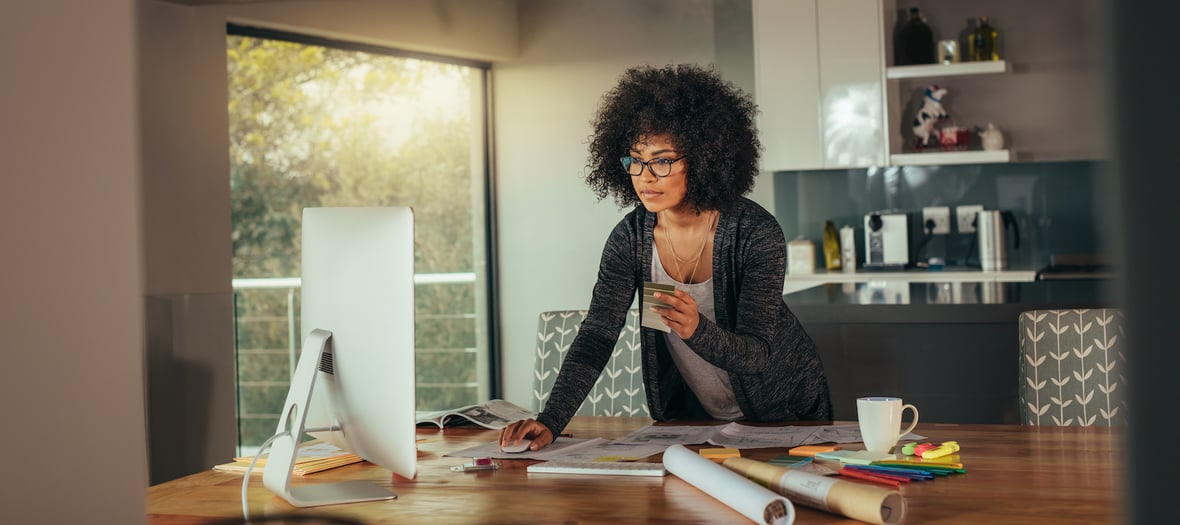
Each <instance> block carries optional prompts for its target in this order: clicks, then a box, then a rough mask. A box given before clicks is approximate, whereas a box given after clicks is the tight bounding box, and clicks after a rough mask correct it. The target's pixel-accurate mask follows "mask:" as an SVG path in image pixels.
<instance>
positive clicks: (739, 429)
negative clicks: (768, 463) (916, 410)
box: [616, 422, 926, 448]
mask: <svg viewBox="0 0 1180 525" xmlns="http://www.w3.org/2000/svg"><path fill="white" fill-rule="evenodd" d="M901 439H902V440H915V441H916V440H922V439H926V437H925V436H921V435H918V434H915V433H913V432H911V433H909V434H906V435H904V436H902V438H901ZM861 441H862V439H861V437H860V426H858V425H857V424H856V423H845V424H840V425H817V426H775V427H758V426H752V425H743V424H741V423H736V422H734V423H729V424H726V425H716V426H646V427H643V428H641V429H639V430H636V431H634V432H632V433H630V434H628V435H626V436H624V437H622V438H620V439H618V440H616V442H618V443H630V444H649V445H663V446H671V445H692V444H697V443H708V444H710V445H717V446H719V447H726V448H775V447H797V446H800V445H814V444H817V443H859V442H861Z"/></svg>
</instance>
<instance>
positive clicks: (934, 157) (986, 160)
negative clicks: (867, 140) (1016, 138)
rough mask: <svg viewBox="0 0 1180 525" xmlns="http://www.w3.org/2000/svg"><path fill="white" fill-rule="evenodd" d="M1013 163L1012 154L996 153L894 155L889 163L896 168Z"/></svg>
mask: <svg viewBox="0 0 1180 525" xmlns="http://www.w3.org/2000/svg"><path fill="white" fill-rule="evenodd" d="M996 162H1012V152H1010V151H1009V150H1006V149H1002V150H994V151H936V152H931V153H894V154H892V155H890V156H889V163H890V164H891V165H894V166H937V165H946V164H990V163H996Z"/></svg>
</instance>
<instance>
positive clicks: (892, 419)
mask: <svg viewBox="0 0 1180 525" xmlns="http://www.w3.org/2000/svg"><path fill="white" fill-rule="evenodd" d="M907 408H908V409H911V410H913V411H914V420H913V421H912V422H911V423H910V426H909V428H906V429H905V430H902V431H900V432H899V431H898V430H899V429H901V413H902V412H904V411H905V409H907ZM856 418H857V420H858V421H859V422H860V437H861V439H862V440H863V441H864V443H865V450H868V451H869V452H880V453H882V454H887V453H889V451H890V450H892V449H893V447H894V445H897V440H898V439H900V438H901V436H904V435H906V434H909V433H910V431H912V430H914V427H916V426H918V408H917V407H915V406H914V405H908V404H906V405H903V404H902V403H901V398H898V397H862V398H858V399H857V400H856Z"/></svg>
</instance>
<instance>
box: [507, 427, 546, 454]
mask: <svg viewBox="0 0 1180 525" xmlns="http://www.w3.org/2000/svg"><path fill="white" fill-rule="evenodd" d="M526 441H527V443H526V444H525V445H523V447H522V445H521V444H522V443H525V442H526ZM552 442H553V432H552V431H550V430H549V427H546V426H545V425H543V424H541V423H540V422H538V421H537V420H535V419H522V420H520V421H513V422H512V423H509V424H508V426H506V427H504V430H501V431H500V450H503V451H504V452H508V453H515V452H525V451H536V450H541V449H542V448H545V447H546V446H548V445H549V444H550V443H552Z"/></svg>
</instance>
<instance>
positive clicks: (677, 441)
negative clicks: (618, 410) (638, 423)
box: [615, 425, 721, 447]
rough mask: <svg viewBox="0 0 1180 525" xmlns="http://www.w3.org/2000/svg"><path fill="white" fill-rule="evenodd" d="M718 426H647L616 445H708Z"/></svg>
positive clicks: (625, 437) (623, 438)
mask: <svg viewBox="0 0 1180 525" xmlns="http://www.w3.org/2000/svg"><path fill="white" fill-rule="evenodd" d="M720 427H721V426H720V425H717V426H704V427H703V426H651V425H649V426H646V427H643V428H641V429H639V430H636V431H634V432H632V433H630V434H627V435H626V436H623V437H622V438H619V439H616V440H615V442H616V443H628V444H632V445H663V446H665V447H667V446H671V445H693V444H697V443H708V442H709V438H710V437H711V436H712V435H713V434H714V433H715V432H716V431H717V429H718V428H720Z"/></svg>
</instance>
